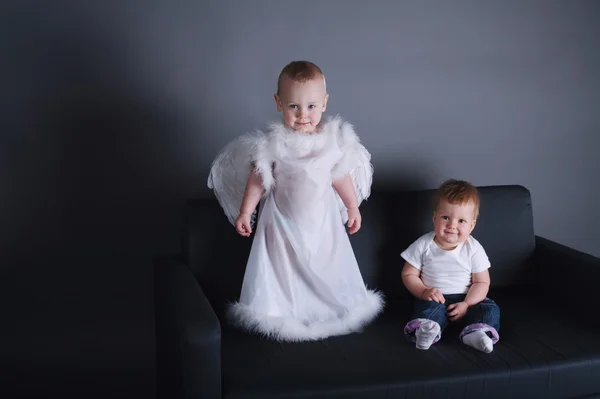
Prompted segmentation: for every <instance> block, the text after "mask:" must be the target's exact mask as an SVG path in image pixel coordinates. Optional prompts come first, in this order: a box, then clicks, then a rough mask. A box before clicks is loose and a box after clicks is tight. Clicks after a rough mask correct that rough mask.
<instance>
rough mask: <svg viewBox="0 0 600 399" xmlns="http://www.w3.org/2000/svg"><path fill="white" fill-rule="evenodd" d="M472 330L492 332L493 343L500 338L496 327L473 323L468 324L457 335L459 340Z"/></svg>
mask: <svg viewBox="0 0 600 399" xmlns="http://www.w3.org/2000/svg"><path fill="white" fill-rule="evenodd" d="M474 331H483V332H486V333H487V332H489V333H490V334H492V342H493V343H494V344H496V342H498V341H499V340H500V335H499V334H498V331H496V329H495V328H494V327H492V326H490V325H487V324H485V323H475V324H469V325H468V326H466V327H465V328H464V329H463V330H462V331H461V332H460V335H459V338H460V340H461V341H462V338H463V337H464V336H465V335H467V334H470V333H472V332H474Z"/></svg>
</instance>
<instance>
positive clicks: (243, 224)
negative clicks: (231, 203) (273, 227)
mask: <svg viewBox="0 0 600 399" xmlns="http://www.w3.org/2000/svg"><path fill="white" fill-rule="evenodd" d="M264 192H265V190H264V188H263V186H262V180H261V178H260V176H259V175H258V173H256V171H255V170H254V169H253V170H252V172H250V175H249V176H248V181H247V183H246V189H245V190H244V198H243V199H242V205H241V206H240V214H239V215H238V217H237V219H236V220H235V229H236V230H237V232H238V233H239V234H241V235H243V236H245V237H248V236H250V234H251V233H252V228H251V227H250V216H251V215H252V213H253V212H254V210H255V209H256V206H257V205H258V202H259V201H260V199H261V197H262V196H263V194H264Z"/></svg>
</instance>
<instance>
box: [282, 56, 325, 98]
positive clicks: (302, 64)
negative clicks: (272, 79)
mask: <svg viewBox="0 0 600 399" xmlns="http://www.w3.org/2000/svg"><path fill="white" fill-rule="evenodd" d="M284 77H287V78H290V79H291V80H292V81H293V82H295V83H304V82H307V81H310V80H313V79H318V78H321V79H323V85H324V86H325V91H327V84H326V83H325V74H324V73H323V71H322V70H321V68H319V67H318V66H316V65H315V64H313V63H312V62H310V61H292V62H290V63H289V64H287V65H286V66H285V67H284V68H283V69H282V70H281V73H280V74H279V79H278V80H277V94H279V90H280V88H281V81H282V80H283V78H284Z"/></svg>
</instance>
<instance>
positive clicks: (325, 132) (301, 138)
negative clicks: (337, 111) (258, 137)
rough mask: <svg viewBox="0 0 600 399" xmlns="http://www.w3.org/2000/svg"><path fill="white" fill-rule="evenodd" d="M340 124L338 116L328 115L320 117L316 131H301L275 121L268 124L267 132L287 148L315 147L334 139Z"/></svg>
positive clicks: (341, 122) (340, 120)
mask: <svg viewBox="0 0 600 399" xmlns="http://www.w3.org/2000/svg"><path fill="white" fill-rule="evenodd" d="M342 124H343V121H342V119H341V118H340V117H339V116H333V117H332V116H329V117H325V118H323V119H321V122H319V125H318V128H317V132H315V133H302V132H297V131H295V130H293V129H292V128H290V127H288V126H286V125H285V124H284V123H283V121H277V122H273V123H271V124H270V125H269V134H270V136H271V138H272V139H274V141H276V142H278V143H279V144H282V145H284V146H285V147H287V148H296V149H306V150H308V149H317V148H322V147H323V146H324V145H326V144H327V143H330V142H331V140H332V139H333V140H335V138H336V136H337V135H338V134H339V132H340V128H341V126H342Z"/></svg>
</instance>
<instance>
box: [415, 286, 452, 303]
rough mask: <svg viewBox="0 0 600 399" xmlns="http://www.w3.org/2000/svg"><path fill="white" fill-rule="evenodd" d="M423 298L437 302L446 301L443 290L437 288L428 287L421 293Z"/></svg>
mask: <svg viewBox="0 0 600 399" xmlns="http://www.w3.org/2000/svg"><path fill="white" fill-rule="evenodd" d="M421 299H422V300H424V301H435V302H437V303H446V298H444V295H443V294H442V291H440V290H438V289H437V288H427V289H426V290H425V291H423V295H421Z"/></svg>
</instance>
